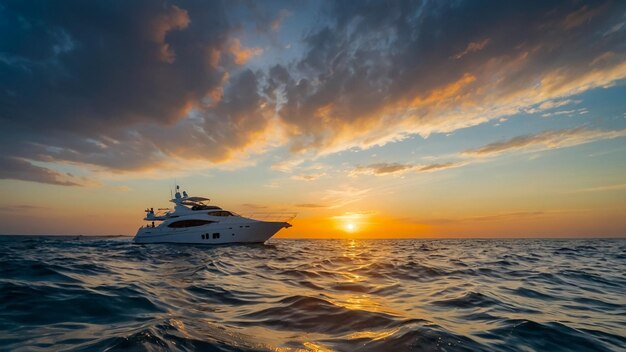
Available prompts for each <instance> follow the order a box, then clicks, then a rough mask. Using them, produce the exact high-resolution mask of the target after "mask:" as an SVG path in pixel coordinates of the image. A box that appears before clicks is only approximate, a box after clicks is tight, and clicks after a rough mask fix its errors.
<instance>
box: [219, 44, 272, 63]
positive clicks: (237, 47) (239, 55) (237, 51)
mask: <svg viewBox="0 0 626 352" xmlns="http://www.w3.org/2000/svg"><path fill="white" fill-rule="evenodd" d="M227 50H228V52H229V53H230V54H231V55H232V56H233V58H234V60H235V63H236V64H237V65H243V64H245V63H246V62H248V60H250V59H251V58H253V57H255V56H259V55H261V54H262V53H263V49H261V48H246V47H244V46H242V45H241V41H240V40H239V39H238V38H232V39H230V41H229V42H228V46H227Z"/></svg>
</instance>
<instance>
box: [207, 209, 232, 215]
mask: <svg viewBox="0 0 626 352" xmlns="http://www.w3.org/2000/svg"><path fill="white" fill-rule="evenodd" d="M209 215H211V216H233V213H231V212H229V211H226V210H220V211H212V212H209Z"/></svg>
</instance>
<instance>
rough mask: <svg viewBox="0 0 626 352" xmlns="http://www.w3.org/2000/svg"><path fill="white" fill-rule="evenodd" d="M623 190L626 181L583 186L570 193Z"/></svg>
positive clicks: (625, 188) (625, 187)
mask: <svg viewBox="0 0 626 352" xmlns="http://www.w3.org/2000/svg"><path fill="white" fill-rule="evenodd" d="M621 190H626V183H619V184H613V185H603V186H597V187H590V188H581V189H577V190H574V191H572V192H568V193H587V192H606V191H621Z"/></svg>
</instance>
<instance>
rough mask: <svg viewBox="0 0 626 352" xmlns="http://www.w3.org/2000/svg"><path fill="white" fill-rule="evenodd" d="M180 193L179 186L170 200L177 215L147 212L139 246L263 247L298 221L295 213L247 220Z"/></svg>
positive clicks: (140, 229) (139, 232)
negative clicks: (290, 222) (152, 244)
mask: <svg viewBox="0 0 626 352" xmlns="http://www.w3.org/2000/svg"><path fill="white" fill-rule="evenodd" d="M179 189H180V188H179V186H176V194H175V196H174V198H173V199H172V200H170V201H171V202H172V203H174V210H173V211H170V209H160V210H161V211H163V212H164V213H161V214H155V212H154V209H153V208H150V209H146V217H145V218H144V220H146V221H148V225H146V226H142V227H140V228H139V230H138V231H137V235H135V238H134V239H133V241H134V242H135V243H191V244H224V243H263V242H265V241H267V240H268V239H270V237H272V236H274V235H275V234H276V232H278V231H279V230H280V229H282V228H289V227H291V224H289V223H288V221H290V220H291V219H293V218H294V217H295V214H291V213H289V214H287V213H273V214H271V213H270V214H268V213H265V214H257V216H261V217H263V220H257V219H252V218H248V217H243V216H241V215H238V214H235V213H233V212H230V211H227V210H224V209H222V208H220V207H217V206H214V205H208V204H207V203H208V202H209V201H210V200H209V199H208V198H204V197H190V196H188V195H187V192H185V191H183V193H182V195H181V194H180V192H179ZM257 216H255V217H257ZM277 217H279V218H280V221H278V220H279V219H277ZM270 220H276V221H270Z"/></svg>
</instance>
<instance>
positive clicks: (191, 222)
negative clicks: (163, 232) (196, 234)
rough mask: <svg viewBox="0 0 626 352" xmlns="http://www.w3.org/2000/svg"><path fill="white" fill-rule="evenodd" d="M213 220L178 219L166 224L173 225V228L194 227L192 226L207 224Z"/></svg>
mask: <svg viewBox="0 0 626 352" xmlns="http://www.w3.org/2000/svg"><path fill="white" fill-rule="evenodd" d="M213 222H215V221H209V220H197V219H192V220H180V221H175V222H173V223H171V224H169V225H167V227H173V228H184V227H194V226H202V225H207V224H210V223H213Z"/></svg>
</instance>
